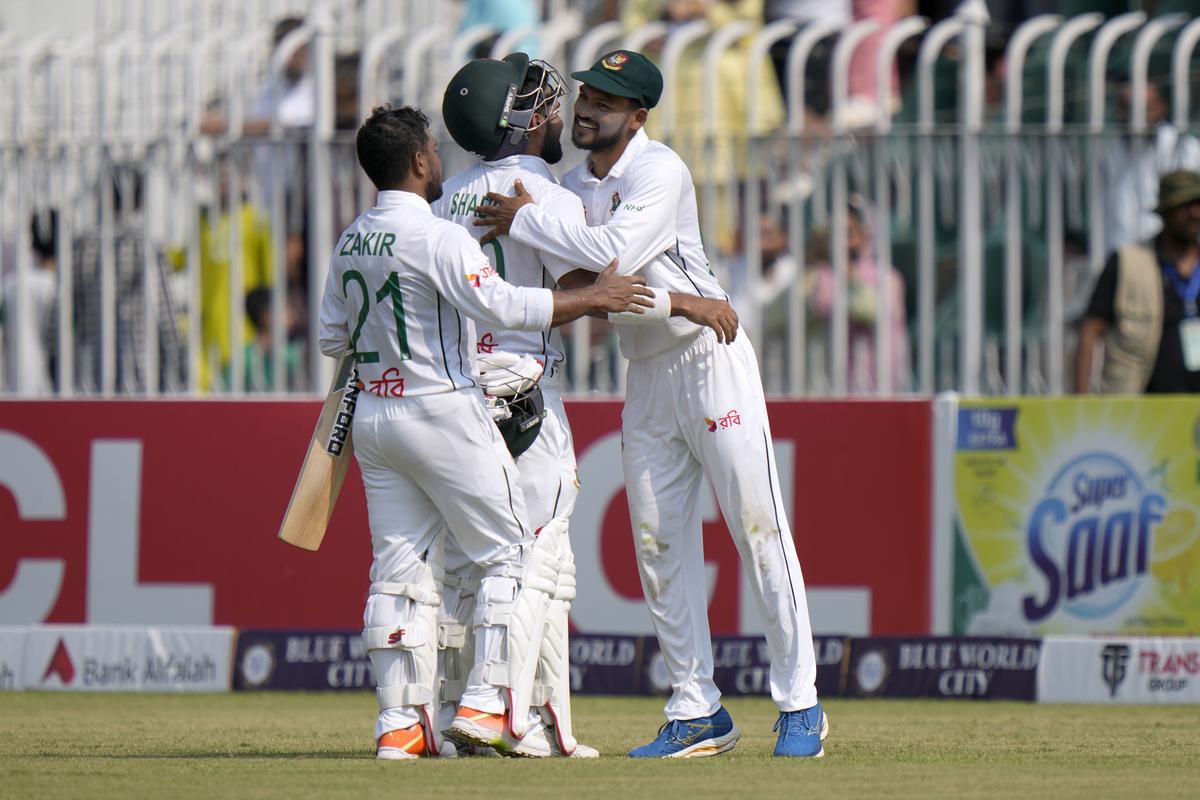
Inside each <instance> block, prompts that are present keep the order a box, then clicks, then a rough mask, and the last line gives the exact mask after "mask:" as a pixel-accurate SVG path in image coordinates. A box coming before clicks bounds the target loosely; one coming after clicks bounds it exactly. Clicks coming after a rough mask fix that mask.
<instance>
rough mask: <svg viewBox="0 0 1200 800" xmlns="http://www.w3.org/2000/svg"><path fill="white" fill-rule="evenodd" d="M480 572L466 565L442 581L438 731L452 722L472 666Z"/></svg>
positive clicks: (473, 661) (477, 568) (439, 622)
mask: <svg viewBox="0 0 1200 800" xmlns="http://www.w3.org/2000/svg"><path fill="white" fill-rule="evenodd" d="M479 571H480V570H479V567H477V566H475V565H474V564H471V563H468V564H466V565H465V566H463V567H461V568H459V569H456V570H454V572H452V573H451V572H447V573H446V575H445V577H443V579H442V605H441V608H440V610H439V612H438V678H439V681H438V683H439V691H438V700H439V702H440V703H441V717H442V718H441V720H440V723H441V724H440V725H439V729H441V730H445V729H446V728H448V727H449V726H450V721H451V720H452V719H454V713H455V711H456V710H457V708H458V703H459V701H460V700H461V699H462V696H463V692H464V691H466V688H467V680H468V678H469V676H470V674H471V668H472V666H473V665H474V663H475V637H474V636H473V635H469V634H470V631H471V627H472V621H473V620H474V618H475V598H476V594H477V593H478V591H479Z"/></svg>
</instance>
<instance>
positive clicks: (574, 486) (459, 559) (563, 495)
mask: <svg viewBox="0 0 1200 800" xmlns="http://www.w3.org/2000/svg"><path fill="white" fill-rule="evenodd" d="M542 401H543V403H544V404H545V408H546V417H545V419H544V420H542V426H541V428H540V429H539V431H538V435H537V438H536V439H534V440H533V444H531V445H530V446H529V449H528V450H526V451H525V452H524V453H522V454H521V455H520V457H519V458H517V461H516V464H517V471H518V472H519V473H520V476H519V482H518V485H519V486H520V488H521V494H522V495H524V497H525V507H526V509H528V511H529V524H530V526H531V527H532V528H533V529H534V530H537V529H538V528H540V527H542V526H543V525H545V524H546V523H548V522H549V521H550V520H551V519H554V518H555V517H569V516H570V515H571V512H572V511H574V510H575V500H576V499H577V498H578V497H579V484H578V475H577V474H576V466H575V442H574V440H573V439H572V437H571V426H570V425H569V424H568V422H567V412H566V409H565V408H564V407H563V401H562V395H560V394H559V393H558V389H557V387H555V386H553V385H544V386H543V387H542ZM445 556H446V573H447V574H449V575H453V576H456V577H460V578H466V577H470V576H471V575H475V574H478V572H479V570H478V569H477V568H476V567H474V565H473V563H472V560H471V559H470V558H468V557H467V556H466V555H465V554H464V553H463V552H462V550H461V549H460V548H459V547H458V546H457V545H456V544H455V543H454V542H453V541H447V542H446V553H445ZM459 594H460V590H458V589H455V588H448V589H446V590H445V591H444V592H443V595H444V599H445V600H446V601H447V602H449V607H447V608H446V609H445V611H446V612H447V613H448V614H451V615H453V614H454V609H455V604H456V602H457V598H458V596H459ZM555 602H562V601H555ZM564 634H565V631H564ZM485 636H486V634H485ZM481 638H482V637H481ZM487 638H489V639H490V638H491V637H487ZM496 646H497V644H494V643H492V642H490V641H489V643H488V645H487V646H486V649H483V650H482V652H486V653H487V658H488V659H490V660H493V661H494V660H499V659H500V658H502V653H500V652H497V651H496V650H495V648H496ZM484 647H485V646H484V644H483V642H482V641H481V642H479V643H478V644H477V645H476V647H475V648H474V649H479V648H484ZM489 650H491V652H489ZM563 652H566V648H565V646H564V648H563ZM462 702H463V704H464V705H468V706H470V707H472V708H476V709H479V710H481V711H501V710H503V708H502V707H500V708H497V707H496V704H495V703H494V702H488V700H487V698H484V697H480V696H479V694H478V692H473V693H471V694H464V696H463V700H462ZM472 703H474V705H472ZM455 710H456V709H455V708H454V706H453V704H449V703H448V704H446V705H445V706H443V708H442V712H441V713H442V723H443V724H442V727H444V728H445V727H449V725H450V721H451V720H452V719H453V718H454V712H455Z"/></svg>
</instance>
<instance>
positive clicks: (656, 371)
mask: <svg viewBox="0 0 1200 800" xmlns="http://www.w3.org/2000/svg"><path fill="white" fill-rule="evenodd" d="M622 443H623V448H622V461H623V463H624V466H625V486H626V493H627V495H628V498H629V514H630V518H631V521H632V524H633V537H634V549H635V551H636V553H637V562H638V569H639V571H640V573H641V578H642V590H643V592H644V593H645V595H646V604H647V605H648V606H649V608H650V615H651V618H652V619H653V621H654V630H655V632H656V633H657V634H658V641H659V645H660V646H661V648H662V653H663V657H664V659H665V663H666V668H667V675H668V676H669V678H670V681H671V687H672V689H673V692H672V694H671V698H670V699H669V700H668V701H667V705H666V709H665V710H666V715H667V718H668V719H672V720H676V719H694V718H696V717H704V716H708V715H710V714H712V713H715V712H716V710H717V708H718V707H719V706H720V703H721V692H720V691H719V690H718V689H717V686H716V684H715V683H714V682H713V654H712V640H711V636H710V634H709V627H708V597H707V586H708V580H707V577H706V573H705V568H704V552H703V541H702V538H701V536H702V525H703V520H702V518H701V507H702V504H701V502H700V492H701V491H703V489H704V487H703V482H704V478H705V477H707V478H708V480H709V481H710V482H711V483H712V486H713V488H714V489H715V490H716V496H717V502H718V504H719V505H720V507H721V513H722V514H723V515H724V517H725V524H726V525H727V526H728V527H729V532H730V534H731V535H732V536H733V540H734V543H735V544H736V545H737V549H738V553H739V555H740V556H741V559H742V576H743V580H746V581H748V582H749V585H750V587H751V589H752V594H753V595H754V598H755V601H756V602H757V604H758V610H759V612H760V613H761V615H762V618H763V622H764V624H765V627H766V638H767V646H768V649H769V652H770V655H771V673H770V675H771V697H772V699H773V700H774V701H775V703H776V704H777V705H778V706H779V708H780V710H781V711H798V710H800V709H804V708H809V707H811V706H813V705H814V704H816V702H817V690H816V676H817V669H816V657H815V654H814V652H813V640H812V628H811V626H810V623H809V617H808V602H807V600H806V598H805V594H804V577H803V576H802V574H801V572H800V562H799V560H798V559H797V557H796V545H795V542H794V541H793V540H792V531H791V528H790V527H789V525H788V521H787V517H786V514H785V512H784V508H783V500H782V497H781V495H780V491H779V475H778V470H777V468H776V465H775V452H774V449H773V447H772V444H771V427H770V424H769V423H768V421H767V407H766V401H765V399H764V397H763V389H762V380H761V378H760V377H759V374H758V362H757V360H756V358H755V355H754V348H753V346H751V344H750V342H749V341H748V340H747V339H746V335H745V333H743V332H742V331H739V332H738V336H737V338H736V339H735V340H734V342H733V343H732V344H721V343H719V342H717V340H716V337H715V335H714V334H713V333H712V331H710V330H708V329H705V330H704V332H703V333H701V334H700V335H699V336H698V337H697V338H696V339H694V340H692V341H691V342H689V343H687V344H684V345H681V346H680V347H677V348H674V349H672V350H668V351H666V352H664V353H660V354H658V355H654V356H650V357H648V358H644V359H638V360H635V361H631V362H629V371H628V375H627V380H626V393H625V410H624V413H623V415H622ZM714 602H721V598H719V597H717V598H714Z"/></svg>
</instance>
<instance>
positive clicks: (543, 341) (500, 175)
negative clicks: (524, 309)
mask: <svg viewBox="0 0 1200 800" xmlns="http://www.w3.org/2000/svg"><path fill="white" fill-rule="evenodd" d="M517 179H520V181H521V184H522V185H523V186H524V187H525V190H526V191H527V192H529V194H530V195H532V196H533V199H534V201H535V202H537V203H538V204H539V205H541V206H543V207H545V209H546V213H547V214H548V215H549V216H551V217H553V218H555V219H558V220H560V221H561V222H562V223H563V224H567V225H580V226H581V225H584V224H585V223H584V217H583V205H582V204H581V203H580V201H579V198H578V197H576V196H575V195H573V194H571V193H570V192H568V191H567V190H566V189H563V188H562V187H561V186H559V185H558V183H557V181H555V180H554V176H553V175H552V174H551V172H550V169H549V168H548V167H547V166H546V162H545V161H543V160H542V159H540V158H538V157H537V156H529V155H516V156H509V157H508V158H502V159H498V160H496V161H482V160H480V161H479V162H478V163H476V164H475V166H473V167H470V168H469V169H466V170H463V171H462V172H460V173H458V174H457V175H455V176H454V177H453V178H450V180H448V181H446V182H445V183H444V184H442V197H441V199H439V200H437V201H436V202H434V203H433V213H434V214H436V215H437V216H439V217H441V218H442V219H448V220H450V221H451V222H456V223H458V224H459V225H461V226H463V228H465V229H466V231H467V232H468V233H470V234H471V235H472V236H473V237H475V239H477V240H478V239H479V238H480V237H482V236H483V235H484V233H486V232H487V230H488V229H487V228H486V227H481V226H476V225H474V224H473V223H474V221H475V219H476V217H475V209H476V208H477V207H478V206H479V205H480V204H485V203H489V202H491V201H489V200H488V199H487V193H488V192H496V193H497V194H503V195H511V194H512V193H513V183H514V182H515V181H516V180H517ZM483 252H484V253H485V254H486V255H487V256H488V258H489V259H490V261H491V263H492V266H493V267H495V268H496V271H497V272H499V273H500V277H502V278H504V280H506V281H508V282H509V283H512V284H515V285H517V286H534V287H538V286H540V287H544V288H553V287H554V285H555V284H556V283H557V281H558V279H559V278H561V277H562V276H563V275H565V274H566V273H568V272H570V271H572V270H573V269H576V267H575V266H574V265H572V264H569V263H568V262H566V261H563V260H562V259H560V258H558V257H557V256H555V255H553V254H550V253H542V252H540V251H539V250H538V248H537V246H536V245H534V246H533V247H531V246H529V245H527V244H522V243H521V242H518V241H517V240H515V239H513V238H511V237H509V236H499V237H497V238H495V239H493V240H492V241H490V242H488V243H487V244H485V245H483ZM475 348H476V352H477V353H479V354H486V353H492V352H495V351H497V350H502V351H504V352H508V353H517V354H528V355H531V356H534V357H535V358H537V359H539V360H541V361H542V363H543V364H544V365H545V368H546V371H545V377H544V378H543V380H544V381H546V382H547V384H548V385H553V383H554V380H555V377H556V373H557V371H558V364H559V363H560V362H561V361H562V358H563V352H562V339H561V337H560V336H559V334H558V331H552V332H545V331H543V332H540V333H539V332H531V331H517V330H510V329H506V328H502V327H497V326H494V325H479V326H478V329H477V331H476V341H475Z"/></svg>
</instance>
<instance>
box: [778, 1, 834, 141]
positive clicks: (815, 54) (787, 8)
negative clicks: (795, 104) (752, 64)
mask: <svg viewBox="0 0 1200 800" xmlns="http://www.w3.org/2000/svg"><path fill="white" fill-rule="evenodd" d="M850 5H851V4H850V0H766V4H765V8H764V14H763V20H764V21H765V22H766V23H768V24H770V23H772V22H777V21H779V20H781V19H786V20H791V21H792V22H795V23H796V24H797V25H800V26H804V25H808V24H811V23H814V22H820V21H826V20H827V21H830V22H836V23H838V25H839V26H841V27H843V28H844V27H845V26H846V25H849V24H850V18H851V17H850ZM835 41H836V37H829V38H826V39H824V40H822V41H821V42H819V43H818V44H817V46H816V47H815V48H813V50H812V53H811V54H810V55H809V57H808V63H807V64H806V65H805V70H804V76H803V77H804V107H805V108H806V109H807V110H808V112H809V113H810V114H813V115H816V116H818V117H824V116H825V115H826V114H828V113H829V106H830V95H829V69H830V62H831V61H832V59H833V45H834V42H835ZM791 45H792V40H791V39H784V40H783V41H782V42H778V43H777V44H775V45H774V46H773V47H772V48H771V62H772V63H773V64H774V66H775V75H776V77H777V78H778V79H779V89H780V91H781V92H782V93H783V96H784V98H790V97H791V91H792V88H791V86H790V85H789V83H788V74H787V59H788V50H789V49H790V48H791Z"/></svg>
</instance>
